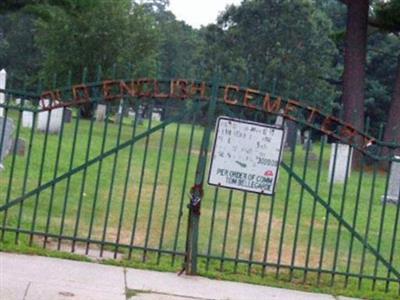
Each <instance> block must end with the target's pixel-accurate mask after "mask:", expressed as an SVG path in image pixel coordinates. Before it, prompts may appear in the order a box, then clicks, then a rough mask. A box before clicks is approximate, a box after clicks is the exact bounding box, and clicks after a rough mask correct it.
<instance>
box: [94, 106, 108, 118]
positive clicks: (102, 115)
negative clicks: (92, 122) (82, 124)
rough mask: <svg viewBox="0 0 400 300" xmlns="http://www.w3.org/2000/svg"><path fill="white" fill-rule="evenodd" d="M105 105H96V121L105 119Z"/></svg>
mask: <svg viewBox="0 0 400 300" xmlns="http://www.w3.org/2000/svg"><path fill="white" fill-rule="evenodd" d="M106 112H107V106H106V105H104V104H99V105H97V109H96V121H98V122H103V121H104V120H105V119H106Z"/></svg>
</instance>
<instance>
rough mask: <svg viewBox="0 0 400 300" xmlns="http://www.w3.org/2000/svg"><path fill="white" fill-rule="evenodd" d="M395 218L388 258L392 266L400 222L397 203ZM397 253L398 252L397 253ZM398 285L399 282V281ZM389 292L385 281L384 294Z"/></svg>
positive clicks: (399, 211)
mask: <svg viewBox="0 0 400 300" xmlns="http://www.w3.org/2000/svg"><path fill="white" fill-rule="evenodd" d="M397 199H400V190H399V193H398V197H397ZM396 207H397V209H396V217H395V218H394V226H393V235H392V247H391V248H390V258H389V263H390V264H391V265H393V259H394V254H395V249H396V237H397V230H398V227H399V223H400V222H399V220H400V203H397V205H396ZM397 253H399V252H397ZM391 273H392V272H391V271H390V270H388V273H387V278H388V279H389V278H390V277H391ZM399 284H400V281H399ZM388 291H389V281H386V286H385V292H386V293H387V292H388Z"/></svg>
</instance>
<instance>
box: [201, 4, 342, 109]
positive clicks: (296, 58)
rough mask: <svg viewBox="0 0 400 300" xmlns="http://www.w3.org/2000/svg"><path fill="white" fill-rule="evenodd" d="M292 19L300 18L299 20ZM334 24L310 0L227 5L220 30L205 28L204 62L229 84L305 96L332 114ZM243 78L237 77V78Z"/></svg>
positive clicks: (220, 23) (300, 96) (221, 18)
mask: <svg viewBox="0 0 400 300" xmlns="http://www.w3.org/2000/svg"><path fill="white" fill-rule="evenodd" d="M293 16H296V17H295V18H294V17H293ZM330 33H331V24H330V22H329V20H328V19H327V18H326V16H325V15H323V14H321V13H320V11H319V10H316V9H315V7H314V6H313V5H312V3H311V2H309V1H303V0H296V1H250V0H248V1H244V2H242V4H241V6H238V7H236V6H231V7H229V8H228V9H227V10H226V11H225V12H224V13H223V14H222V15H221V16H220V18H219V22H218V26H209V27H208V28H207V29H206V32H205V33H204V35H205V43H206V44H207V46H206V48H205V49H203V51H204V52H203V55H202V57H203V58H204V64H205V65H207V66H208V67H209V68H212V66H215V65H218V66H220V67H221V69H222V72H223V74H224V76H225V78H224V79H225V80H226V81H232V80H235V79H236V80H237V78H238V77H241V78H243V77H244V78H243V79H242V80H241V81H242V82H244V84H247V85H251V86H258V87H261V88H264V89H271V86H272V83H273V82H274V80H276V82H277V85H276V92H277V93H279V94H284V95H286V96H291V97H296V98H304V99H307V100H308V101H309V102H312V103H314V104H315V105H317V106H320V107H321V108H323V109H325V110H328V111H329V110H330V107H331V103H332V102H333V100H334V89H333V88H332V86H331V85H330V84H328V83H327V82H326V80H324V78H325V77H329V76H330V73H331V71H332V68H331V60H332V56H333V55H334V54H335V47H334V44H333V42H332V41H331V39H330V38H329V34H330ZM238 75H239V76H238Z"/></svg>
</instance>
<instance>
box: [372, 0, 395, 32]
mask: <svg viewBox="0 0 400 300" xmlns="http://www.w3.org/2000/svg"><path fill="white" fill-rule="evenodd" d="M375 14H376V20H374V24H375V25H377V26H378V27H381V29H383V30H386V31H390V32H399V31H400V0H391V1H384V2H381V1H379V2H378V3H377V4H376V6H375Z"/></svg>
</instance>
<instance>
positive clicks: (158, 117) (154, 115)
mask: <svg viewBox="0 0 400 300" xmlns="http://www.w3.org/2000/svg"><path fill="white" fill-rule="evenodd" d="M151 119H152V120H153V121H161V114H160V113H158V112H153V113H152V114H151Z"/></svg>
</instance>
